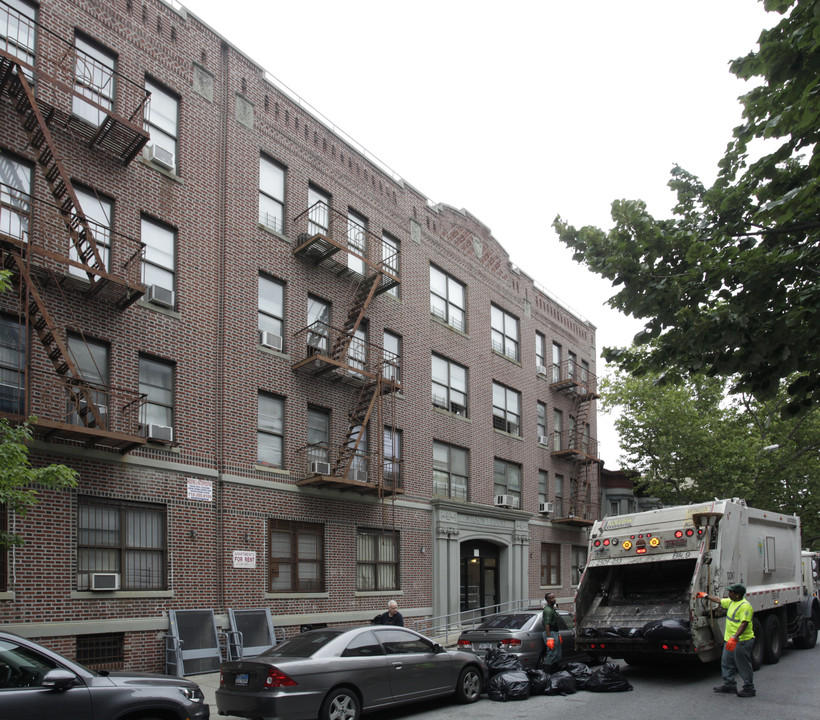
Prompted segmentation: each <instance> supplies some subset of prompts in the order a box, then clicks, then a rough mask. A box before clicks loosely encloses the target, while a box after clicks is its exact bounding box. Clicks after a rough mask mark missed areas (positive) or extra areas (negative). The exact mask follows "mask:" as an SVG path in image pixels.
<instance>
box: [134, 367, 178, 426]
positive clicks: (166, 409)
mask: <svg viewBox="0 0 820 720" xmlns="http://www.w3.org/2000/svg"><path fill="white" fill-rule="evenodd" d="M139 387H140V393H142V394H144V395H145V402H144V403H143V404H142V407H141V408H140V423H141V424H142V426H143V427H148V426H149V425H162V426H164V427H170V428H172V427H174V366H173V364H171V363H169V362H165V361H162V360H156V359H154V358H150V357H146V356H140V385H139Z"/></svg>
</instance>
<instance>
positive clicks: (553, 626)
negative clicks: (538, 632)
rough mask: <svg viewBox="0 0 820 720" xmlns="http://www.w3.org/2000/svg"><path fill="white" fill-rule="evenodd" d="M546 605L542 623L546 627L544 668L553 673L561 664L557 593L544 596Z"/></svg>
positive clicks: (544, 633) (542, 613)
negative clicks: (556, 607)
mask: <svg viewBox="0 0 820 720" xmlns="http://www.w3.org/2000/svg"><path fill="white" fill-rule="evenodd" d="M544 600H546V605H544V609H543V610H542V611H541V622H542V624H543V626H544V632H543V635H544V645H545V646H546V650H545V651H544V668H545V669H546V670H547V672H553V671H554V670H555V669H556V668H557V667H558V663H559V662H561V636H560V635H559V634H558V611H557V610H556V609H555V603H556V602H557V598H556V597H555V593H551V592H548V593H547V594H546V595H544Z"/></svg>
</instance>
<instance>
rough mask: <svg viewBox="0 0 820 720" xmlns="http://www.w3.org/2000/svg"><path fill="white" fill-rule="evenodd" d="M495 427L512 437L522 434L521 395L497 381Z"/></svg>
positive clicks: (494, 399) (494, 395)
mask: <svg viewBox="0 0 820 720" xmlns="http://www.w3.org/2000/svg"><path fill="white" fill-rule="evenodd" d="M502 425H503V427H501V426H502ZM493 427H494V428H495V429H496V430H501V431H502V432H506V433H509V434H510V435H520V434H521V393H520V392H518V390H513V389H512V388H509V387H507V386H506V385H502V384H501V383H499V382H495V381H493Z"/></svg>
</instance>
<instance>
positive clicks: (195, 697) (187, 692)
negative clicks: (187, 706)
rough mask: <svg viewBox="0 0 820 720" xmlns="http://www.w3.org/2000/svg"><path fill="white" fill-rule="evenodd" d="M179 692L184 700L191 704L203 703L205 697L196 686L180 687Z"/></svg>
mask: <svg viewBox="0 0 820 720" xmlns="http://www.w3.org/2000/svg"><path fill="white" fill-rule="evenodd" d="M179 690H180V692H181V693H182V694H183V695H184V696H185V698H186V699H187V700H190V701H191V702H196V703H201V702H205V696H204V695H203V694H202V690H200V689H199V686H198V685H197V686H196V687H181V688H180V689H179Z"/></svg>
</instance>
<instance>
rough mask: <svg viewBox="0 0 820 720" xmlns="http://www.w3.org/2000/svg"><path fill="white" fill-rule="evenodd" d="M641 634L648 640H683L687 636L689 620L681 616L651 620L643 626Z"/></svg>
mask: <svg viewBox="0 0 820 720" xmlns="http://www.w3.org/2000/svg"><path fill="white" fill-rule="evenodd" d="M643 636H644V637H645V638H649V639H650V640H685V639H686V638H688V637H689V621H688V620H684V619H682V618H666V619H665V620H653V621H652V622H648V623H646V625H644V626H643Z"/></svg>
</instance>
